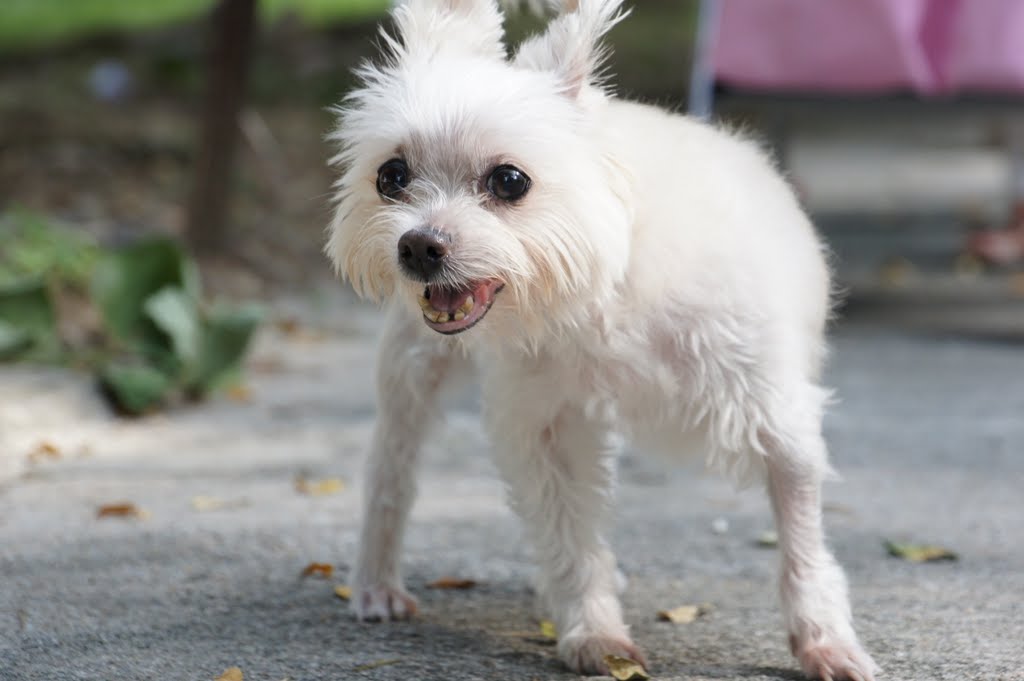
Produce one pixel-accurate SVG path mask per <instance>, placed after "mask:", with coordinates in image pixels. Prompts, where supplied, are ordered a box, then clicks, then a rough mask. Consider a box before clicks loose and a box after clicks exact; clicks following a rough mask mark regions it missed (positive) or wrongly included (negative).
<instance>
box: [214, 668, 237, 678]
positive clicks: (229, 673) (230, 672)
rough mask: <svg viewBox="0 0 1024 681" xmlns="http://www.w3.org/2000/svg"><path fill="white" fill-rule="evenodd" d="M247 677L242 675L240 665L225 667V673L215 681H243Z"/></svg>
mask: <svg viewBox="0 0 1024 681" xmlns="http://www.w3.org/2000/svg"><path fill="white" fill-rule="evenodd" d="M244 679H245V677H244V676H243V675H242V670H241V669H239V668H238V667H231V668H230V669H225V670H224V673H223V674H221V675H220V676H218V677H217V678H216V679H214V680H213V681H243V680H244Z"/></svg>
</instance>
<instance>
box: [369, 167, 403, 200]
mask: <svg viewBox="0 0 1024 681" xmlns="http://www.w3.org/2000/svg"><path fill="white" fill-rule="evenodd" d="M408 186H409V166H407V165H406V163H405V161H403V160H402V159H400V158H393V159H391V160H390V161H388V162H387V163H385V164H384V165H382V166H381V167H380V168H378V169H377V193H378V194H380V195H381V196H383V197H384V198H386V199H397V198H398V197H399V196H401V195H402V192H403V191H405V188H406V187H408Z"/></svg>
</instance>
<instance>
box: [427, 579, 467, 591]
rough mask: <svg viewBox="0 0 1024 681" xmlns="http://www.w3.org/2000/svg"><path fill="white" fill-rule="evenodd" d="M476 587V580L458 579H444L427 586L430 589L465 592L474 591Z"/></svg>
mask: <svg viewBox="0 0 1024 681" xmlns="http://www.w3.org/2000/svg"><path fill="white" fill-rule="evenodd" d="M474 586H476V580H475V579H459V578H458V577H442V578H441V579H436V580H434V581H433V582H431V583H430V584H427V588H428V589H452V590H463V589H472V588H473V587H474Z"/></svg>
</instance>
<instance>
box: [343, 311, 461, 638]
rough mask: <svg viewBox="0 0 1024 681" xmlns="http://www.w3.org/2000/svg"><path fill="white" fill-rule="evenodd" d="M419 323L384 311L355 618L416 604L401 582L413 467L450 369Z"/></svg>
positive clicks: (399, 611) (446, 355)
mask: <svg viewBox="0 0 1024 681" xmlns="http://www.w3.org/2000/svg"><path fill="white" fill-rule="evenodd" d="M421 328H422V323H421V322H420V321H419V320H418V319H415V318H412V319H410V318H409V316H408V313H407V312H406V311H404V310H401V309H399V308H397V307H395V308H394V309H392V310H391V311H390V312H389V316H388V321H387V324H386V326H385V330H384V333H383V336H382V338H381V347H380V352H379V355H378V359H377V423H376V427H375V429H374V434H373V442H372V444H371V446H370V453H369V457H368V460H367V464H366V470H365V476H366V477H365V483H364V488H363V494H364V500H363V527H362V533H361V536H360V540H359V555H358V558H357V560H356V565H355V570H354V573H353V575H352V578H351V584H352V590H353V597H352V609H353V611H354V612H355V614H356V616H357V617H358V618H359V619H360V620H388V619H400V618H405V617H408V616H410V615H412V614H413V613H415V612H416V599H415V598H413V597H412V596H411V595H409V594H408V593H407V592H406V590H405V587H404V585H403V582H402V576H401V570H400V560H399V559H400V556H399V553H400V550H401V545H402V536H403V534H404V530H405V524H406V520H407V518H408V516H409V510H410V508H411V507H412V502H413V498H414V497H415V494H416V479H415V474H416V464H417V459H418V458H419V452H420V448H421V445H422V442H423V440H424V438H425V437H426V434H427V432H428V430H429V428H430V426H431V425H432V424H433V422H434V421H436V420H437V417H438V415H439V408H438V404H437V403H438V398H439V393H440V392H441V387H442V384H443V383H444V380H445V378H446V376H447V375H448V373H449V369H450V366H449V365H450V364H451V358H450V354H451V347H450V344H449V343H448V342H447V341H445V340H443V339H440V338H432V337H424V336H423V335H422V333H421Z"/></svg>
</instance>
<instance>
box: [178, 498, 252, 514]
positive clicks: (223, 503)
mask: <svg viewBox="0 0 1024 681" xmlns="http://www.w3.org/2000/svg"><path fill="white" fill-rule="evenodd" d="M248 504H249V501H248V500H247V499H222V498H220V497H206V496H198V497H192V508H193V509H194V510H196V511H199V512H200V513H206V512H209V511H223V510H224V509H227V508H240V507H242V506H247V505H248Z"/></svg>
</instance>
